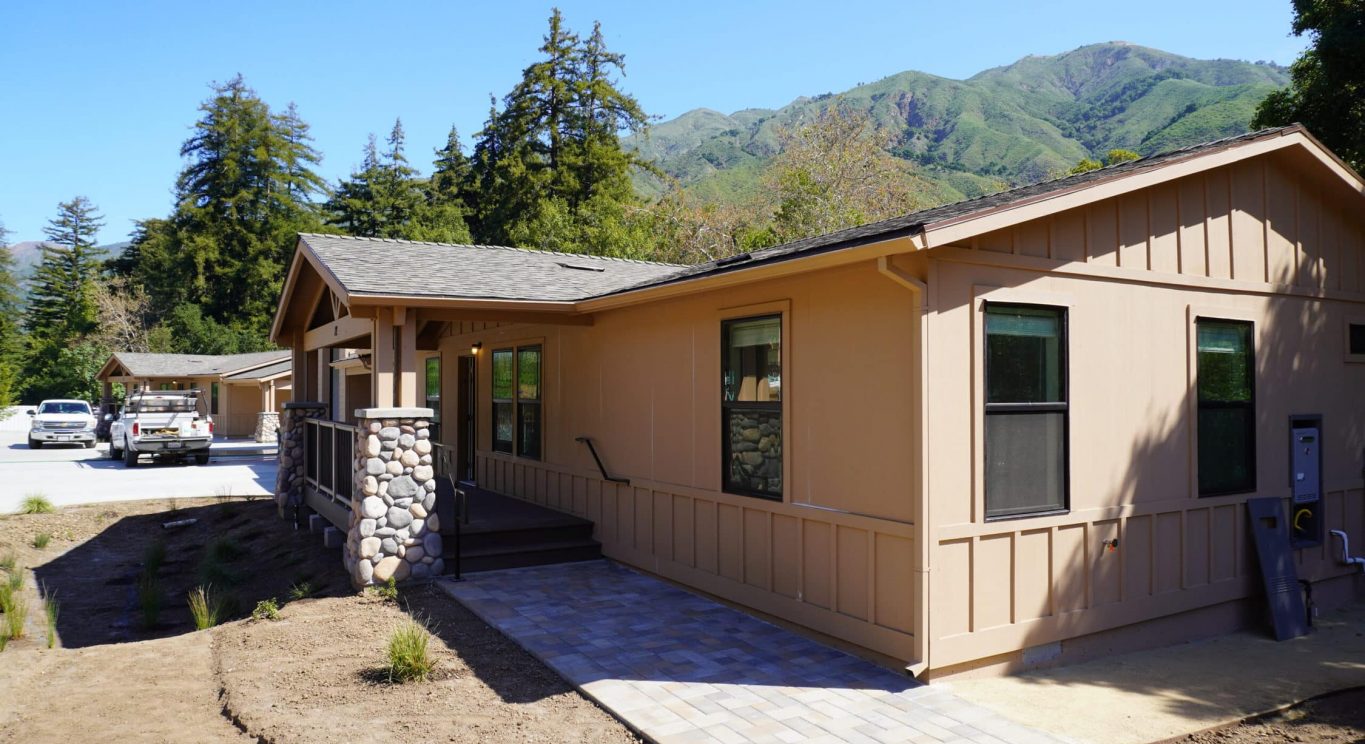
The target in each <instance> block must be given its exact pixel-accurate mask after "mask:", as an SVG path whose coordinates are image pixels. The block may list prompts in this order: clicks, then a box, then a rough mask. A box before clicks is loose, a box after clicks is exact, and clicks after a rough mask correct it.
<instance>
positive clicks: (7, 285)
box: [0, 222, 24, 407]
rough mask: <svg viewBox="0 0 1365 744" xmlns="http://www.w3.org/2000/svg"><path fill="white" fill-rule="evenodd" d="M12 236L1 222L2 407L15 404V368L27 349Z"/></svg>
mask: <svg viewBox="0 0 1365 744" xmlns="http://www.w3.org/2000/svg"><path fill="white" fill-rule="evenodd" d="M9 235H10V232H9V230H6V229H5V224H4V223H3V222H0V407H3V406H12V405H14V404H15V400H16V399H15V392H16V391H15V374H16V373H15V370H16V368H17V365H18V363H19V354H20V352H21V350H22V349H23V348H24V337H23V329H22V328H21V327H20V326H19V323H18V320H17V319H18V318H19V312H20V302H21V292H20V289H19V277H18V275H17V274H16V272H15V265H14V254H13V253H11V252H10V250H9Z"/></svg>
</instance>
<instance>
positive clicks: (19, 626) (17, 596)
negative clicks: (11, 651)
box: [0, 592, 28, 640]
mask: <svg viewBox="0 0 1365 744" xmlns="http://www.w3.org/2000/svg"><path fill="white" fill-rule="evenodd" d="M4 610H5V624H4V625H3V626H2V627H0V632H3V634H4V635H6V636H8V637H9V639H10V640H14V639H16V638H23V637H24V621H25V620H26V619H28V600H26V599H24V595H23V592H14V593H13V594H11V595H10V596H9V600H8V601H7V602H5V607H4Z"/></svg>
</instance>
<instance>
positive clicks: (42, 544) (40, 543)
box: [33, 532, 52, 550]
mask: <svg viewBox="0 0 1365 744" xmlns="http://www.w3.org/2000/svg"><path fill="white" fill-rule="evenodd" d="M50 542H52V533H50V532H39V533H38V534H36V535H34V536H33V547H35V548H37V549H39V550H42V549H43V548H46V547H47V544H48V543H50Z"/></svg>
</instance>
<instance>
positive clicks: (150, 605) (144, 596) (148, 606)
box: [137, 571, 162, 630]
mask: <svg viewBox="0 0 1365 744" xmlns="http://www.w3.org/2000/svg"><path fill="white" fill-rule="evenodd" d="M161 599H162V595H161V582H159V581H157V578H156V574H155V573H151V572H145V571H144V572H143V574H142V575H141V576H140V577H138V580H137V603H138V607H139V609H140V610H141V611H142V627H143V628H144V629H148V630H150V629H151V628H154V627H156V621H157V618H158V617H160V615H161Z"/></svg>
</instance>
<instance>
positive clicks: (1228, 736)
mask: <svg viewBox="0 0 1365 744" xmlns="http://www.w3.org/2000/svg"><path fill="white" fill-rule="evenodd" d="M1169 742H1171V744H1175V743H1176V742H1179V743H1180V744H1253V743H1255V744H1272V743H1276V742H1305V743H1306V744H1345V743H1347V742H1365V688H1356V689H1353V690H1345V691H1342V692H1337V693H1332V694H1330V695H1323V696H1322V697H1318V698H1314V699H1312V700H1307V701H1304V702H1302V703H1299V704H1298V705H1295V706H1293V707H1290V708H1287V709H1285V710H1282V711H1279V712H1277V713H1271V714H1269V715H1264V716H1257V717H1255V718H1251V719H1248V720H1245V721H1242V722H1241V723H1235V724H1231V725H1228V726H1219V727H1218V728H1214V729H1209V730H1207V731H1200V732H1198V733H1194V734H1190V735H1189V736H1182V737H1179V738H1176V739H1170V740H1169Z"/></svg>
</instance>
